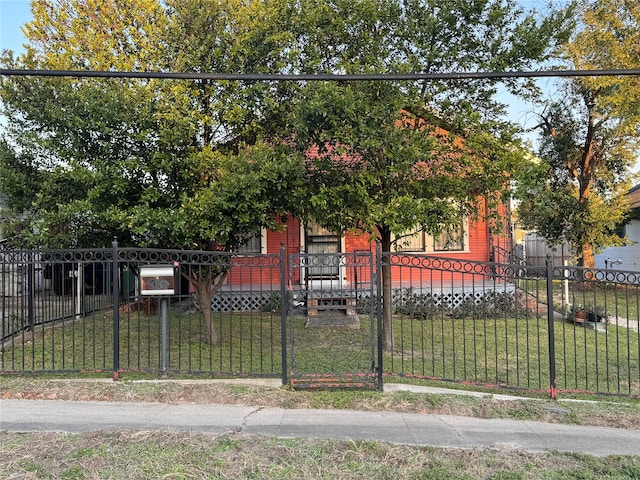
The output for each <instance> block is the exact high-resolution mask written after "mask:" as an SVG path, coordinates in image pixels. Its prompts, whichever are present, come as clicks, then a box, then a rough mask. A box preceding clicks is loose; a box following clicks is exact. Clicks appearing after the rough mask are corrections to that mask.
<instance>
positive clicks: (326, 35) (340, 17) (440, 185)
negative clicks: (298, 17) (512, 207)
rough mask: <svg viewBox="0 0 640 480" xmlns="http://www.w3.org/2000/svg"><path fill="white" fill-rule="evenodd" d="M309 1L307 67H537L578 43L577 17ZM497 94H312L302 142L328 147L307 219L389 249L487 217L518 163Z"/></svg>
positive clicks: (315, 165)
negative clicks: (564, 45) (483, 207)
mask: <svg viewBox="0 0 640 480" xmlns="http://www.w3.org/2000/svg"><path fill="white" fill-rule="evenodd" d="M300 4H301V9H302V10H304V12H305V15H304V16H303V18H304V19H305V21H303V22H301V23H300V33H299V34H298V36H299V37H300V38H303V39H304V40H305V41H304V42H303V43H302V44H301V48H300V50H301V56H302V58H303V65H302V68H303V70H304V71H306V72H343V73H370V72H389V73H401V72H426V73H437V72H447V71H467V70H504V69H507V68H509V69H518V68H527V67H529V66H530V65H531V64H532V63H534V62H537V61H541V60H545V59H547V58H549V57H550V55H551V54H552V53H553V50H554V46H555V45H556V44H557V42H558V41H563V40H565V39H566V38H567V37H566V35H567V28H566V27H567V17H566V16H565V15H568V13H567V12H565V13H559V14H556V13H554V14H552V15H550V16H549V17H548V18H544V19H542V20H540V21H537V20H536V19H535V16H534V15H533V14H529V15H525V14H524V12H523V11H522V10H520V9H519V8H517V7H516V5H515V3H514V2H510V1H506V2H503V1H482V2H468V1H466V0H464V1H462V0H461V1H457V0H456V1H450V2H445V3H443V2H436V1H425V0H414V1H402V2H401V1H394V0H387V1H383V2H380V1H371V0H369V1H367V0H361V1H357V2H353V1H346V0H345V1H340V0H337V1H332V2H314V1H311V0H310V1H308V2H304V1H303V2H300ZM312 27H314V28H312ZM508 87H509V88H510V89H511V90H512V91H513V92H514V93H524V92H528V91H531V87H532V86H531V85H530V84H529V83H528V82H526V81H525V82H515V81H514V82H509V84H508ZM496 88H497V86H496V82H495V81H492V80H482V81H478V82H477V83H473V84H472V83H468V82H462V81H452V82H435V81H433V82H415V83H412V82H404V83H399V82H396V83H394V82H387V83H373V82H371V83H355V82H339V83H334V84H329V83H327V84H316V83H314V84H310V85H307V86H306V88H305V90H304V92H303V94H302V96H301V98H300V100H299V102H298V103H297V110H296V115H297V116H296V119H295V122H296V124H295V125H296V128H295V134H296V136H295V139H296V142H297V145H298V148H299V151H300V152H306V151H308V150H309V148H311V147H313V146H316V147H318V148H319V155H318V158H315V159H310V160H309V161H308V162H307V172H306V175H307V176H306V179H307V185H308V187H307V188H308V189H309V192H310V193H309V195H308V197H309V201H308V202H307V204H306V209H305V210H304V216H305V217H306V218H309V219H313V220H315V221H317V222H319V223H321V224H322V225H324V226H325V227H328V228H331V229H332V230H334V231H339V232H343V231H345V230H349V229H359V230H361V231H364V232H367V233H369V234H370V235H371V236H372V238H374V239H376V240H379V241H380V242H381V246H382V249H383V251H385V252H389V251H391V249H392V247H393V242H394V238H398V237H401V236H402V235H405V234H407V233H408V232H415V231H426V232H428V233H432V234H438V233H439V232H441V231H443V230H446V229H447V228H449V227H451V226H453V225H454V224H456V223H458V222H459V221H460V219H461V218H462V217H463V216H474V215H475V216H478V215H480V214H483V213H481V211H480V210H479V209H478V198H479V197H482V198H483V199H484V200H486V201H487V203H488V204H489V206H490V207H491V206H494V207H495V206H496V205H497V203H499V202H500V201H501V198H500V194H499V192H502V191H503V190H505V184H506V182H507V175H508V173H509V172H512V171H513V170H514V166H515V164H516V161H517V159H518V157H519V148H518V142H517V141H516V138H515V133H516V130H515V128H514V127H513V126H512V125H510V124H508V123H507V122H505V121H503V120H502V118H503V116H504V106H503V105H500V104H499V103H498V102H496V100H495V99H494V94H495V93H496ZM489 212H494V213H495V209H494V210H492V209H491V208H489ZM382 276H383V277H382V283H383V309H384V312H383V317H384V321H383V343H384V348H385V349H387V350H391V349H392V348H393V330H392V315H391V314H392V311H391V302H390V299H391V269H390V267H384V268H383V272H382Z"/></svg>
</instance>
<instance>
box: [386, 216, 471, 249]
mask: <svg viewBox="0 0 640 480" xmlns="http://www.w3.org/2000/svg"><path fill="white" fill-rule="evenodd" d="M468 223H469V222H468V221H467V220H466V219H465V220H462V221H461V222H460V224H459V225H454V226H451V227H449V228H446V229H445V230H443V231H442V232H441V233H440V234H439V235H436V236H435V237H434V236H431V235H429V234H427V233H425V232H413V233H406V234H403V235H398V236H397V237H393V238H392V240H393V241H395V250H396V251H397V252H407V253H412V252H413V253H422V252H426V253H433V252H467V251H469V227H468Z"/></svg>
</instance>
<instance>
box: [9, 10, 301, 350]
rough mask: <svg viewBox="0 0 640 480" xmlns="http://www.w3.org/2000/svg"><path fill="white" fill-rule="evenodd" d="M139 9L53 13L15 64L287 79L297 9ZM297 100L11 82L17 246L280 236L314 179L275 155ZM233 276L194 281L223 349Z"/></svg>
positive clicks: (216, 242)
mask: <svg viewBox="0 0 640 480" xmlns="http://www.w3.org/2000/svg"><path fill="white" fill-rule="evenodd" d="M125 3H126V5H125V4H123V3H122V2H119V1H115V0H113V1H106V2H105V1H100V2H96V1H88V0H68V1H57V2H54V1H50V0H38V1H36V2H34V4H33V13H34V20H33V22H31V23H29V24H28V25H27V26H26V27H25V32H26V34H27V37H28V38H29V40H30V47H29V48H28V49H27V52H26V53H25V54H24V55H22V56H20V57H19V58H17V59H14V58H13V57H12V55H11V54H10V53H6V54H5V55H4V58H3V64H4V65H6V66H8V67H10V68H43V69H93V70H107V71H108V70H129V69H137V70H144V69H149V70H174V69H178V70H182V71H198V70H205V71H231V72H234V71H245V70H249V71H253V70H254V69H256V70H258V71H260V70H261V69H266V70H270V69H272V68H278V62H279V61H280V59H281V56H282V55H283V53H282V52H283V48H284V47H283V45H282V42H279V41H278V38H279V35H282V36H284V37H286V36H287V33H286V31H287V30H286V26H284V27H283V29H280V26H282V25H283V19H282V17H281V16H280V15H279V10H278V8H279V7H280V5H281V4H282V5H284V3H283V2H278V1H268V0H267V1H265V2H249V3H247V2H241V1H238V0H228V1H224V2H219V1H213V0H211V1H200V0H192V1H168V2H166V7H163V6H161V4H160V3H159V2H157V1H154V0H135V1H134V2H125ZM269 19H270V20H269ZM276 20H277V23H274V22H276ZM283 92H284V93H283ZM284 94H286V90H284V89H279V88H277V86H276V87H274V86H273V85H256V84H247V85H245V84H239V83H236V82H232V83H230V82H226V83H224V82H221V83H217V84H214V83H211V82H172V83H169V82H162V81H157V80H116V79H101V80H96V79H90V80H87V79H67V78H59V79H41V78H8V79H4V80H3V81H2V85H1V88H0V95H1V98H2V102H3V107H4V113H5V115H6V116H7V118H8V122H9V128H8V129H7V130H6V131H5V140H4V143H3V148H2V149H1V150H0V162H1V163H2V165H3V167H4V168H3V170H2V172H0V188H2V189H3V190H4V191H6V192H7V193H8V194H10V195H11V196H12V198H11V199H10V203H11V206H12V207H14V208H13V209H11V210H10V211H9V214H10V215H9V218H7V219H6V220H7V222H8V223H11V224H13V225H14V227H20V228H21V230H20V232H19V233H18V234H17V235H15V236H13V237H12V242H13V244H14V245H23V246H27V245H32V246H33V245H37V246H49V247H70V246H91V247H95V246H100V245H108V244H109V243H110V242H111V240H112V239H113V237H114V236H115V237H117V238H118V239H119V241H120V243H121V244H123V245H139V246H146V247H161V248H189V249H191V248H194V247H195V248H202V249H209V248H215V249H219V250H224V251H232V250H234V249H236V248H238V247H239V246H240V245H242V244H243V243H244V242H246V240H247V239H248V238H249V237H251V236H252V235H253V234H255V233H256V232H258V231H259V230H260V228H261V227H271V228H274V229H275V228H279V227H281V225H282V222H281V215H283V214H284V213H285V212H287V211H290V210H291V209H292V205H295V203H289V202H293V201H294V200H293V198H294V197H293V196H292V195H285V194H283V192H287V191H289V190H290V189H291V188H293V185H294V182H295V181H296V179H298V178H299V177H300V175H299V168H298V166H299V165H300V164H299V162H298V160H297V158H296V157H295V156H290V155H285V153H284V152H283V149H282V148H281V147H279V146H278V145H277V144H274V143H273V142H267V141H266V140H268V135H269V132H270V131H271V129H273V128H275V127H276V126H277V125H278V109H277V108H272V106H274V105H278V107H279V108H281V107H280V106H279V105H280V102H279V99H276V98H275V96H276V95H284ZM33 174H35V177H34V176H33ZM34 179H37V181H33V180H34ZM16 180H19V181H20V184H19V185H20V186H19V187H18V186H12V185H11V183H12V182H15V181H16ZM25 219H28V222H26V221H24V220H25ZM14 230H15V228H14ZM227 271H228V268H227V267H223V268H219V269H210V270H201V271H200V272H198V275H196V276H195V277H194V276H191V277H190V278H189V281H190V282H192V284H193V285H194V287H195V290H196V293H197V295H198V298H199V302H200V305H201V306H202V312H203V316H204V322H205V326H206V328H207V331H208V337H209V340H210V342H211V343H213V344H216V343H218V336H217V332H216V331H215V328H214V326H213V323H212V322H211V311H210V308H206V306H207V305H210V304H211V298H212V297H213V296H214V295H215V293H216V291H217V290H218V288H219V287H220V285H222V283H224V279H225V276H226V273H227ZM182 273H183V275H188V272H186V271H184V272H182ZM192 273H193V272H192Z"/></svg>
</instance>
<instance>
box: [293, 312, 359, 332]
mask: <svg viewBox="0 0 640 480" xmlns="http://www.w3.org/2000/svg"><path fill="white" fill-rule="evenodd" d="M306 326H307V327H344V328H360V318H358V316H357V315H355V314H354V315H344V314H339V313H337V314H336V313H335V312H327V313H320V314H316V315H309V316H308V317H307V323H306Z"/></svg>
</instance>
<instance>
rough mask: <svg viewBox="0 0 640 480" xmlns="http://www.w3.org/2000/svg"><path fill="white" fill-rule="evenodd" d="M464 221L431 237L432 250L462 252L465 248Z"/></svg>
mask: <svg viewBox="0 0 640 480" xmlns="http://www.w3.org/2000/svg"><path fill="white" fill-rule="evenodd" d="M464 233H465V232H464V222H460V225H454V226H452V227H449V228H446V229H445V230H443V231H442V232H440V235H438V236H437V237H435V238H434V239H433V251H434V252H462V251H464V249H465V242H464V237H465V234H464Z"/></svg>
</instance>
